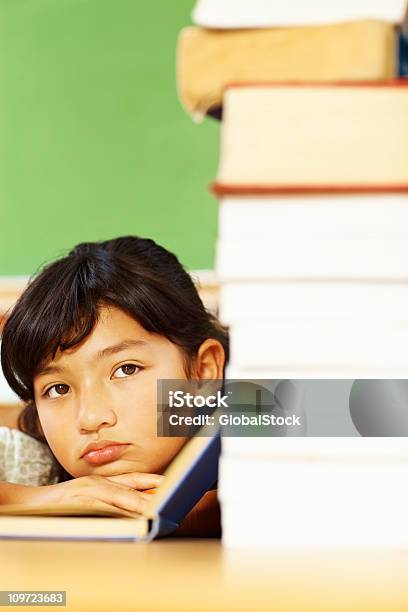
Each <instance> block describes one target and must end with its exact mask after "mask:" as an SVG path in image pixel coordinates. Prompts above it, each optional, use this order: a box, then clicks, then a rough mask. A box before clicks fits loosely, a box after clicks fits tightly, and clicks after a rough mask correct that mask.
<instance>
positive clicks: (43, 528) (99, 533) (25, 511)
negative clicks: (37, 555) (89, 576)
mask: <svg viewBox="0 0 408 612" xmlns="http://www.w3.org/2000/svg"><path fill="white" fill-rule="evenodd" d="M219 454H220V436H219V431H216V430H214V432H213V435H212V436H203V435H200V436H199V435H196V436H195V437H194V438H191V439H190V440H189V441H188V442H187V443H186V444H185V446H184V447H183V448H182V449H181V451H180V452H179V454H178V455H177V456H176V457H175V458H174V459H173V461H172V463H171V464H170V465H169V467H168V468H167V470H166V471H165V473H164V476H165V479H164V482H163V484H162V485H161V486H160V487H159V488H158V489H157V490H156V492H155V494H154V495H152V496H151V501H149V507H148V509H147V511H146V514H145V515H143V516H142V515H140V514H137V513H132V512H128V511H126V510H121V509H120V508H118V509H117V512H116V511H110V510H109V511H107V510H105V509H101V510H98V509H95V508H92V509H89V511H87V510H86V508H79V507H78V506H74V505H73V506H69V505H66V506H61V505H58V506H35V507H34V506H31V507H28V506H23V505H4V506H0V539H35V540H42V539H44V540H48V539H56V540H120V541H139V540H153V539H155V538H159V537H162V536H165V535H168V534H169V533H171V532H172V531H175V530H176V529H177V527H178V526H179V523H180V521H181V520H182V519H183V518H184V517H185V516H186V514H187V513H188V512H189V511H190V510H191V509H192V508H193V507H194V506H195V504H196V503H197V502H198V501H199V500H200V499H201V497H202V496H203V495H204V494H205V493H206V492H207V491H208V490H209V488H210V487H211V486H212V485H213V484H214V483H215V482H216V480H217V478H218V458H219ZM62 517H63V518H62Z"/></svg>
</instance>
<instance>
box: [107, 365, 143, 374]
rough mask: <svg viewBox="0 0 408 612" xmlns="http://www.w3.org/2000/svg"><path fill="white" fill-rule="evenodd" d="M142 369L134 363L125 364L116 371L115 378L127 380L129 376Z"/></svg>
mask: <svg viewBox="0 0 408 612" xmlns="http://www.w3.org/2000/svg"><path fill="white" fill-rule="evenodd" d="M140 369H141V368H140V366H137V365H135V364H134V363H125V364H124V365H122V366H120V368H118V369H117V370H115V372H114V374H113V378H126V377H127V376H132V374H135V372H136V370H140Z"/></svg>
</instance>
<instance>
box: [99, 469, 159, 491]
mask: <svg viewBox="0 0 408 612" xmlns="http://www.w3.org/2000/svg"><path fill="white" fill-rule="evenodd" d="M107 478H108V480H112V481H113V482H116V483H118V484H121V485H124V486H126V487H132V488H134V489H139V490H141V491H142V490H143V489H154V488H156V487H158V486H160V485H161V484H162V483H163V480H164V476H160V475H159V474H143V473H141V472H131V473H129V474H118V475H116V476H108V477H107Z"/></svg>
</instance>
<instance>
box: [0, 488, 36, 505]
mask: <svg viewBox="0 0 408 612" xmlns="http://www.w3.org/2000/svg"><path fill="white" fill-rule="evenodd" d="M37 489H38V487H29V486H26V485H21V484H14V483H12V482H0V504H2V505H4V504H25V503H27V502H29V501H30V500H31V498H32V496H33V494H34V492H35V490H37Z"/></svg>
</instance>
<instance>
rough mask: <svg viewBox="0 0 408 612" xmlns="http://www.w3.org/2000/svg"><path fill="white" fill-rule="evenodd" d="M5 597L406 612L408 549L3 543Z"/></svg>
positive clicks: (0, 564)
mask: <svg viewBox="0 0 408 612" xmlns="http://www.w3.org/2000/svg"><path fill="white" fill-rule="evenodd" d="M0 590H20V591H21V590H66V591H67V607H66V608H65V609H67V610H84V611H87V612H88V611H89V612H92V611H98V612H103V611H105V610H106V611H107V612H108V611H109V612H114V611H116V610H118V611H127V610H132V611H133V610H140V611H143V612H144V611H152V612H153V611H158V610H163V611H166V612H173V611H174V612H175V611H177V612H183V611H186V612H187V611H188V612H193V611H204V610H205V611H208V610H214V611H215V612H219V611H221V610H228V611H234V612H240V611H246V612H249V611H250V612H255V611H256V610H262V611H263V610H276V611H279V612H285V611H290V612H298V611H299V612H300V611H304V610H305V611H306V610H307V611H310V612H320V611H322V612H323V611H324V612H336V611H340V610H341V611H346V610H347V611H348V612H349V611H354V610H359V611H367V612H377V611H378V612H393V611H396V610H398V611H400V612H403V611H404V612H406V611H407V610H408V551H377V552H373V551H328V552H321V551H320V552H316V551H308V552H293V551H292V552H288V551H285V552H282V551H269V552H249V551H235V550H224V549H223V548H222V546H221V543H220V542H219V541H217V540H193V539H181V538H168V539H165V540H161V541H156V542H151V543H137V544H132V543H111V542H94V543H90V542H33V541H26V542H22V541H20V542H19V541H1V542H0ZM18 609H29V608H28V607H27V608H25V607H24V608H20V607H19V608H18ZM30 609H31V610H32V609H33V608H30ZM35 609H44V610H45V609H48V610H49V609H50V608H45V607H37V606H36V608H35ZM52 609H56V608H52ZM60 609H62V610H63V609H64V608H60Z"/></svg>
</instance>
